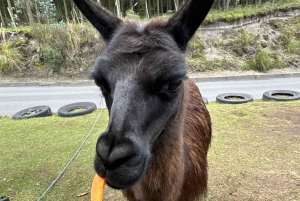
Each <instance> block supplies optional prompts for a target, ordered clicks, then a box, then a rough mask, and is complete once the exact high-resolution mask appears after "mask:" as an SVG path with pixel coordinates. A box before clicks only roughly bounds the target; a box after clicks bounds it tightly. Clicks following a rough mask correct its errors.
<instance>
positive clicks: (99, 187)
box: [91, 174, 106, 201]
mask: <svg viewBox="0 0 300 201" xmlns="http://www.w3.org/2000/svg"><path fill="white" fill-rule="evenodd" d="M105 183H106V180H105V178H102V177H100V176H99V175H97V174H96V175H95V177H94V180H93V183H92V189H91V201H102V199H103V193H104V187H105Z"/></svg>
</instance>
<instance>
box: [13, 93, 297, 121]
mask: <svg viewBox="0 0 300 201" xmlns="http://www.w3.org/2000/svg"><path fill="white" fill-rule="evenodd" d="M298 99H300V93H299V92H297V91H290V90H272V91H267V92H265V93H264V94H263V100H276V101H290V100H298ZM252 100H253V97H252V96H251V95H249V94H243V93H224V94H219V95H218V96H217V97H216V101H217V102H219V103H229V104H240V103H247V102H249V101H252ZM203 101H204V103H205V104H207V103H208V100H207V98H205V97H203ZM96 109H97V106H96V104H95V103H91V102H79V103H72V104H69V105H65V106H63V107H61V108H59V110H58V116H61V117H75V116H81V115H85V114H90V113H92V112H93V111H94V110H96ZM51 115H52V111H51V108H50V107H49V106H36V107H31V108H27V109H25V110H21V111H20V112H17V113H16V114H14V115H13V119H25V118H32V117H46V116H51Z"/></svg>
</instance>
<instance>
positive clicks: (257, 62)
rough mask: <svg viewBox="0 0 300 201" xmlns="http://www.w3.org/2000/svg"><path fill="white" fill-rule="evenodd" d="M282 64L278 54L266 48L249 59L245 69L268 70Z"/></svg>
mask: <svg viewBox="0 0 300 201" xmlns="http://www.w3.org/2000/svg"><path fill="white" fill-rule="evenodd" d="M280 64H281V62H280V60H279V58H278V56H277V55H276V54H274V53H272V52H271V51H270V50H269V49H267V48H265V49H262V50H260V51H259V52H258V53H257V54H256V55H255V57H254V58H253V59H250V60H248V61H247V65H246V66H245V67H244V69H245V70H247V69H251V70H257V71H260V72H266V71H268V70H270V69H272V68H275V67H279V66H280Z"/></svg>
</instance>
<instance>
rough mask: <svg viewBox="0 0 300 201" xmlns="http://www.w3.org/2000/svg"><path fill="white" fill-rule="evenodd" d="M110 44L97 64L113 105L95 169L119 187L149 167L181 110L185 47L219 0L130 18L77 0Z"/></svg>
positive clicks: (189, 1) (191, 1) (96, 74)
mask: <svg viewBox="0 0 300 201" xmlns="http://www.w3.org/2000/svg"><path fill="white" fill-rule="evenodd" d="M73 1H74V3H75V4H76V6H77V7H78V8H79V9H80V11H81V12H82V13H83V14H84V15H85V17H86V18H87V19H88V20H89V21H90V22H91V23H92V24H93V26H94V27H95V28H96V29H97V30H98V31H99V32H100V34H101V35H102V36H103V39H104V41H105V42H106V44H107V48H106V50H105V51H104V53H103V54H102V55H101V56H100V57H99V58H98V60H97V61H96V63H95V66H94V68H93V70H92V77H93V78H94V80H95V82H96V83H97V85H98V86H100V88H101V90H102V93H103V95H104V97H105V100H106V104H107V107H108V110H109V114H110V118H109V124H108V127H107V129H106V131H105V132H104V133H102V134H101V135H100V137H99V139H98V141H97V146H96V156H95V169H96V172H97V173H98V174H99V175H100V176H102V177H105V178H106V180H107V183H108V184H109V185H110V186H112V187H114V188H129V187H130V186H132V185H134V184H135V183H136V182H137V181H138V180H139V179H140V178H141V177H142V176H143V174H144V173H145V170H146V169H147V165H148V163H149V161H150V160H151V150H152V146H153V145H154V144H155V140H157V138H159V135H160V134H161V133H162V131H163V130H164V128H165V127H166V126H167V125H168V123H169V122H171V121H172V120H173V119H174V118H175V117H176V114H177V113H178V110H179V107H180V105H181V99H182V94H183V91H182V82H183V80H184V79H185V76H186V70H185V66H184V58H183V55H182V54H183V53H184V51H185V49H186V47H187V43H188V41H189V40H190V38H191V37H192V36H193V34H194V33H195V32H196V30H197V29H198V27H199V26H200V24H201V23H202V21H203V20H204V18H205V17H206V15H207V13H208V11H209V10H210V8H211V6H212V4H213V2H214V1H213V0H201V1H200V0H186V1H185V3H184V4H183V5H182V6H181V8H180V9H179V10H178V11H177V12H176V13H175V14H174V15H173V16H172V17H171V18H170V19H168V20H157V21H153V22H150V23H148V24H138V23H129V22H124V21H123V20H122V19H120V18H118V17H117V16H115V15H114V14H112V13H111V12H109V11H108V10H106V9H104V8H103V7H101V6H100V5H99V4H97V3H96V2H95V1H92V0H73Z"/></svg>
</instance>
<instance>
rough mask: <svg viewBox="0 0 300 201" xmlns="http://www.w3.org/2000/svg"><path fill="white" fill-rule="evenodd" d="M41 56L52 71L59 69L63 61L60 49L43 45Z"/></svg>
mask: <svg viewBox="0 0 300 201" xmlns="http://www.w3.org/2000/svg"><path fill="white" fill-rule="evenodd" d="M43 58H44V63H47V64H48V65H49V66H50V67H51V68H52V69H53V71H54V72H57V71H59V69H60V67H61V65H62V64H63V62H64V61H65V60H64V57H63V53H62V51H61V50H58V49H53V48H52V47H44V51H43Z"/></svg>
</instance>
